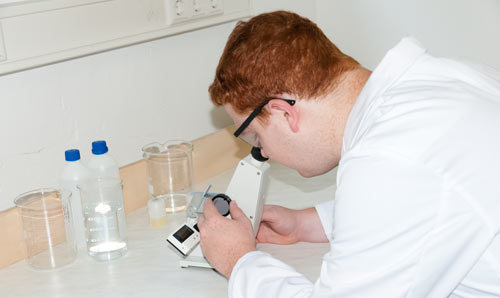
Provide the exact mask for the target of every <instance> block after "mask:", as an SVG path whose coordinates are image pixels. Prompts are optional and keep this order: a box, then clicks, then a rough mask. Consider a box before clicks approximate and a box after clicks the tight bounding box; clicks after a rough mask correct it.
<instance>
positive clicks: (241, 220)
mask: <svg viewBox="0 0 500 298" xmlns="http://www.w3.org/2000/svg"><path fill="white" fill-rule="evenodd" d="M229 212H230V214H231V218H232V219H229V218H226V217H223V216H222V215H220V213H219V211H217V209H216V208H215V206H214V204H213V202H212V200H210V199H208V200H205V203H204V205H203V215H201V216H200V217H199V218H198V228H199V229H200V236H201V241H200V245H201V249H202V250H203V254H204V255H205V257H206V258H207V259H208V261H209V262H210V264H211V265H212V266H213V267H214V268H215V270H217V271H218V272H220V273H221V274H223V275H224V276H225V277H226V278H228V279H229V277H230V276H231V272H232V271H233V267H234V265H236V262H238V260H239V259H240V258H241V257H242V256H243V255H245V254H246V253H248V252H250V251H254V250H255V249H256V248H255V238H254V236H253V230H252V224H251V223H250V220H249V219H248V218H247V216H246V215H245V214H244V213H243V211H242V210H241V209H240V208H239V207H238V205H237V204H236V202H235V201H231V203H230V205H229Z"/></svg>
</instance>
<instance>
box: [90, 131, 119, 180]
mask: <svg viewBox="0 0 500 298" xmlns="http://www.w3.org/2000/svg"><path fill="white" fill-rule="evenodd" d="M88 167H89V169H90V170H91V171H92V173H93V174H94V175H95V176H96V177H97V178H120V172H119V170H118V165H117V163H116V162H115V160H114V159H113V158H112V157H111V156H110V155H109V153H108V146H107V145H106V141H102V140H101V141H94V142H92V158H91V159H90V160H89V163H88Z"/></svg>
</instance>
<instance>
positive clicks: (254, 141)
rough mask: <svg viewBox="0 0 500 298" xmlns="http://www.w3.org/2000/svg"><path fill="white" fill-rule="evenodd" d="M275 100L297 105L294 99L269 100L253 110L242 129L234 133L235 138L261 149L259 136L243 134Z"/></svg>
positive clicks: (239, 128)
mask: <svg viewBox="0 0 500 298" xmlns="http://www.w3.org/2000/svg"><path fill="white" fill-rule="evenodd" d="M273 99H280V100H284V101H286V102H287V103H288V104H289V105H291V106H293V105H294V104H295V100H293V99H286V98H279V97H271V98H267V99H266V101H265V102H264V103H263V104H261V105H260V106H258V107H257V108H255V110H253V112H252V113H251V114H250V115H249V116H248V117H247V119H245V121H243V123H242V124H241V125H240V127H238V129H237V130H236V131H235V132H234V136H235V137H239V138H240V139H242V140H243V141H245V142H246V143H248V144H250V145H251V146H253V147H257V148H260V144H259V137H258V136H257V134H256V133H243V131H244V130H245V129H246V128H247V127H248V125H250V122H252V120H253V119H254V118H255V117H257V115H259V113H260V112H261V111H262V109H263V108H264V106H265V105H267V104H268V103H269V102H270V101H271V100H273Z"/></svg>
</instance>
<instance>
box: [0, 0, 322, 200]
mask: <svg viewBox="0 0 500 298" xmlns="http://www.w3.org/2000/svg"><path fill="white" fill-rule="evenodd" d="M228 1H230V0H228ZM275 9H288V10H294V11H297V12H298V13H300V14H303V15H307V16H309V17H313V16H314V12H315V9H314V1H312V2H308V1H301V0H293V1H285V0H280V1H266V0H256V1H255V2H254V10H255V12H256V13H261V12H264V11H269V10H275ZM234 24H235V23H234V22H233V23H228V24H223V25H219V26H215V27H210V28H206V29H202V30H198V31H193V32H189V33H185V34H181V35H177V36H172V37H168V38H164V39H160V40H157V41H152V42H148V43H144V44H140V45H136V46H131V47H126V48H122V49H118V50H114V51H110V52H106V53H102V54H97V55H93V56H89V57H84V58H80V59H75V60H71V61H67V62H62V63H58V64H54V65H50V66H46V67H41V68H37V69H33V70H28V71H23V72H19V73H15V74H11V75H5V76H1V77H0V140H1V145H0V210H3V209H6V208H9V207H12V206H13V203H12V200H13V199H14V197H15V196H16V195H18V194H20V193H22V192H25V191H28V190H31V189H35V188H40V187H50V186H57V180H58V176H59V172H60V171H61V169H62V167H63V166H64V150H65V149H68V148H79V149H80V151H81V152H82V155H83V160H84V161H86V160H88V158H89V156H90V143H91V142H92V141H93V140H97V139H105V140H107V141H108V143H109V144H108V145H109V147H110V153H111V154H112V156H113V157H114V158H115V159H116V160H117V162H118V163H119V165H120V166H122V165H126V164H128V163H131V162H134V161H136V160H138V159H140V158H141V150H140V148H141V146H142V145H144V144H146V143H148V142H152V141H163V140H167V139H173V138H183V139H187V140H192V139H195V138H198V137H201V136H203V135H206V134H209V133H211V132H214V131H216V130H218V129H219V128H222V127H225V126H227V125H229V124H231V120H230V119H229V118H228V117H227V116H226V115H225V112H224V111H223V110H221V109H215V108H214V107H213V106H212V103H211V102H210V100H209V97H208V91H207V88H208V85H209V84H210V82H211V81H212V79H213V75H214V73H215V67H216V65H217V63H218V60H219V57H220V54H221V53H222V49H223V47H224V44H225V42H226V39H227V36H228V35H229V33H230V32H231V31H232V28H233V27H234Z"/></svg>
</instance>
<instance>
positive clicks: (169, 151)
mask: <svg viewBox="0 0 500 298" xmlns="http://www.w3.org/2000/svg"><path fill="white" fill-rule="evenodd" d="M192 151H193V144H192V143H191V142H188V141H183V140H171V141H167V142H165V143H163V144H160V143H151V144H148V145H145V146H144V147H142V152H143V157H144V159H145V160H146V164H147V168H148V189H149V198H150V199H151V198H160V199H163V200H165V206H166V211H167V212H170V213H173V212H178V211H184V210H186V206H187V203H188V200H189V196H190V192H191V187H192V185H193V160H192Z"/></svg>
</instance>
